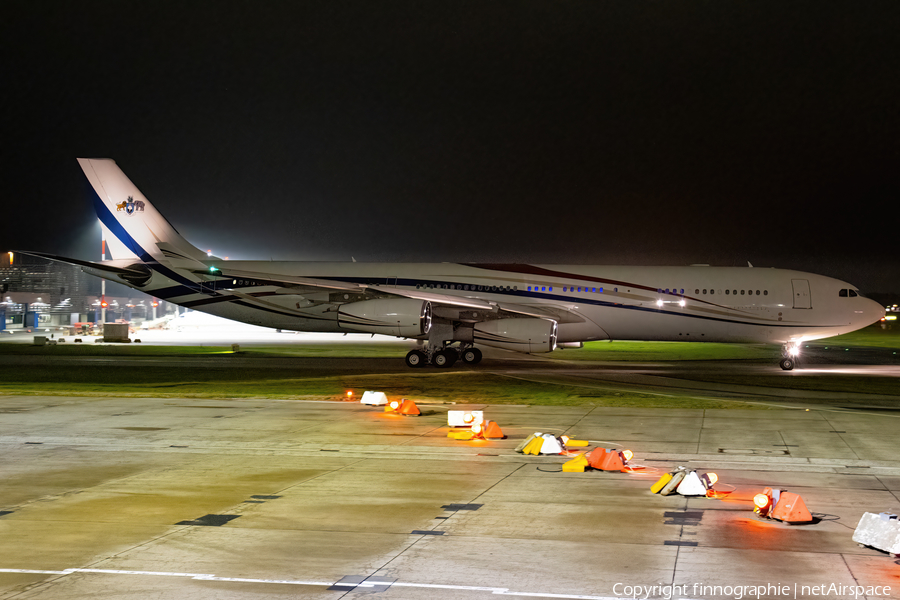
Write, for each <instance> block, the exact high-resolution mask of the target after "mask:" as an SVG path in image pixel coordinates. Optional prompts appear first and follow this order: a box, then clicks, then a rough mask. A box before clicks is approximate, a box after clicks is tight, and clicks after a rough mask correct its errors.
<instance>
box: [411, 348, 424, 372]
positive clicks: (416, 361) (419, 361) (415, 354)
mask: <svg viewBox="0 0 900 600" xmlns="http://www.w3.org/2000/svg"><path fill="white" fill-rule="evenodd" d="M427 363H428V357H426V356H425V353H424V352H420V351H419V350H410V351H409V352H408V353H407V354H406V366H407V367H412V368H413V369H415V368H418V367H424V366H425V365H426V364H427Z"/></svg>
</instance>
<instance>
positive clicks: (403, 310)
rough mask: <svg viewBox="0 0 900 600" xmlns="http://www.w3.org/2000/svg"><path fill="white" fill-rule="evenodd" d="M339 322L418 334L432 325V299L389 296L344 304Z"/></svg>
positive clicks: (355, 327)
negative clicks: (430, 300)
mask: <svg viewBox="0 0 900 600" xmlns="http://www.w3.org/2000/svg"><path fill="white" fill-rule="evenodd" d="M338 325H340V326H341V327H343V328H344V329H351V330H353V331H362V332H365V333H380V334H383V335H395V336H397V337H418V336H420V335H425V334H426V333H428V331H429V330H430V329H431V302H428V301H427V300H414V299H411V298H397V299H393V298H390V299H383V300H363V301H361V302H350V303H348V304H341V306H340V307H339V308H338Z"/></svg>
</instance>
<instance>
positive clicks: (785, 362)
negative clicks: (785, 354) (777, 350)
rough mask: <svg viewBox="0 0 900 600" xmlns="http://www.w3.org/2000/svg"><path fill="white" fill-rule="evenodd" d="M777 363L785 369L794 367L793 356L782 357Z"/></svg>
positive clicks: (788, 369)
mask: <svg viewBox="0 0 900 600" xmlns="http://www.w3.org/2000/svg"><path fill="white" fill-rule="evenodd" d="M778 364H779V365H780V366H781V368H782V369H784V370H785V371H790V370H791V369H793V368H794V359H793V358H782V359H781V362H780V363H778Z"/></svg>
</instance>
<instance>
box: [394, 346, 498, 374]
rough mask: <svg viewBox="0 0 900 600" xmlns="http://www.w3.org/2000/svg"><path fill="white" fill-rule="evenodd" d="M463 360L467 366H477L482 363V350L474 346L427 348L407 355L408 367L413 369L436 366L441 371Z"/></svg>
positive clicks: (412, 351) (411, 351)
mask: <svg viewBox="0 0 900 600" xmlns="http://www.w3.org/2000/svg"><path fill="white" fill-rule="evenodd" d="M460 359H462V361H463V362H464V363H466V364H467V365H477V364H478V363H480V362H481V350H479V349H478V348H475V347H474V346H466V347H459V348H454V347H452V346H444V347H436V348H432V347H426V348H423V349H422V350H410V351H409V353H408V354H407V355H406V366H408V367H412V368H418V367H424V366H426V365H429V364H430V365H434V366H435V367H438V368H440V369H445V368H448V367H452V366H453V365H454V364H456V361H457V360H460Z"/></svg>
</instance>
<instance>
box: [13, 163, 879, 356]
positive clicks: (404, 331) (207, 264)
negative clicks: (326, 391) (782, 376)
mask: <svg viewBox="0 0 900 600" xmlns="http://www.w3.org/2000/svg"><path fill="white" fill-rule="evenodd" d="M78 162H79V164H80V166H81V168H82V170H83V171H84V174H85V176H86V177H87V180H88V182H89V183H90V185H91V188H92V192H93V193H92V194H91V197H92V201H93V204H94V209H95V210H96V213H97V216H98V218H99V219H100V221H101V223H102V225H103V228H104V231H105V232H106V239H107V244H108V248H109V251H110V254H111V256H112V260H104V261H101V262H94V261H85V260H78V259H71V258H64V257H60V256H55V255H50V254H46V253H37V252H30V253H28V254H32V255H34V256H41V257H43V258H47V259H51V260H58V261H63V262H67V263H70V264H75V265H79V266H81V267H82V269H83V270H84V271H85V272H87V273H89V274H91V275H96V276H98V277H102V278H105V279H108V280H111V281H116V282H119V283H122V284H125V285H127V286H129V287H131V288H134V289H136V290H139V291H141V292H145V293H147V294H150V295H152V296H155V297H158V298H162V299H164V300H167V301H169V302H172V303H174V304H177V305H180V306H184V307H188V308H191V309H194V310H198V311H202V312H206V313H210V314H213V315H217V316H220V317H224V318H227V319H232V320H235V321H240V322H243V323H250V324H253V325H261V326H264V327H271V328H275V329H281V330H288V331H303V332H320V333H374V334H381V335H388V336H396V337H401V338H411V339H415V340H418V341H419V346H418V347H417V348H416V349H413V350H410V352H409V353H408V354H407V355H406V364H407V365H408V366H409V367H424V366H426V365H433V366H435V367H438V368H446V367H450V366H452V365H453V364H454V363H455V362H456V361H457V360H459V359H461V360H462V361H463V362H465V363H467V364H471V365H474V364H477V363H478V362H480V361H481V358H482V353H481V350H479V348H478V346H482V347H484V346H489V347H494V348H502V349H506V350H514V351H517V352H523V353H546V352H552V351H553V350H555V349H556V348H559V347H581V346H582V345H583V343H584V342H588V341H596V340H642V341H689V342H735V343H768V344H781V346H782V358H781V360H780V363H779V364H780V366H781V368H782V369H785V370H791V369H793V368H794V366H795V365H796V363H797V360H798V354H799V348H800V344H801V343H802V342H805V341H808V340H815V339H820V338H825V337H831V336H834V335H839V334H842V333H848V332H851V331H855V330H857V329H860V328H862V327H865V326H867V325H870V324H871V323H874V322H876V321H878V320H879V319H881V318H882V317H883V316H884V309H883V307H882V306H880V305H879V304H878V303H876V302H874V301H873V300H870V299H868V298H865V297H864V296H863V295H862V294H861V293H860V292H859V290H858V289H857V288H856V287H855V286H853V285H851V284H849V283H845V282H843V281H839V280H837V279H832V278H829V277H824V276H822V275H815V274H812V273H804V272H800V271H792V270H784V269H775V268H753V267H752V266H750V265H749V263H748V267H711V266H706V265H695V266H687V267H674V266H661V267H634V266H587V265H536V264H461V263H459V264H458V263H436V264H429V263H358V262H355V261H354V262H295V261H249V260H223V259H221V258H218V257H215V256H211V255H209V254H208V253H206V252H204V251H202V250H200V249H198V248H197V247H195V246H193V245H192V244H190V243H189V242H188V241H187V240H185V239H184V238H183V237H182V236H181V235H180V234H179V233H178V232H177V231H176V230H175V228H174V227H173V226H172V225H171V224H170V223H169V222H168V220H166V218H165V217H163V215H162V214H161V213H160V212H159V211H158V210H157V209H156V208H155V207H154V206H153V204H151V203H150V201H149V200H147V198H146V197H145V196H144V195H143V194H142V193H141V192H140V190H138V188H137V187H136V186H135V185H134V184H133V183H132V182H131V180H130V179H128V177H127V176H126V175H125V173H123V172H122V170H121V169H120V168H119V167H118V165H117V164H116V163H115V161H113V160H111V159H89V158H80V159H78Z"/></svg>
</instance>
